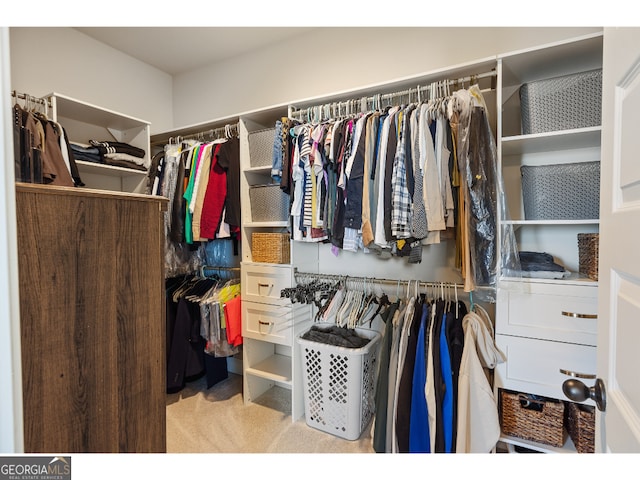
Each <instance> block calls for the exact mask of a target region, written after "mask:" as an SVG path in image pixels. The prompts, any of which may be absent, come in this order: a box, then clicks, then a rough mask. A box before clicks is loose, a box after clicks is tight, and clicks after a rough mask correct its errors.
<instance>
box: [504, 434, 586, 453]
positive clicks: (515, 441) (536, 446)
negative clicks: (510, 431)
mask: <svg viewBox="0 0 640 480" xmlns="http://www.w3.org/2000/svg"><path fill="white" fill-rule="evenodd" d="M500 441H501V442H504V443H507V444H509V445H517V446H519V447H525V448H528V449H530V450H535V451H537V452H542V453H576V447H575V445H574V443H573V440H571V437H570V436H569V435H567V440H566V441H565V442H564V445H563V446H562V447H554V446H552V445H545V444H543V443H537V442H531V441H529V440H524V439H522V438H518V437H511V436H509V435H501V436H500Z"/></svg>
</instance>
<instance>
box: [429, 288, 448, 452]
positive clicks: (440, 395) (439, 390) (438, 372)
mask: <svg viewBox="0 0 640 480" xmlns="http://www.w3.org/2000/svg"><path fill="white" fill-rule="evenodd" d="M435 306H436V316H435V318H434V320H433V321H434V324H433V327H432V328H433V335H432V336H431V342H432V346H431V352H432V354H431V358H429V359H428V361H431V362H432V363H433V390H434V393H435V408H436V412H435V416H436V431H435V436H436V442H435V453H444V452H445V441H444V422H443V416H442V402H443V399H444V388H445V386H444V379H443V378H442V366H441V363H440V332H441V331H442V316H443V315H444V307H445V302H444V300H437V301H436V304H435ZM430 433H431V435H433V434H434V432H430Z"/></svg>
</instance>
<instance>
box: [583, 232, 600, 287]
mask: <svg viewBox="0 0 640 480" xmlns="http://www.w3.org/2000/svg"><path fill="white" fill-rule="evenodd" d="M599 241H600V235H599V234H597V233H579V234H578V272H579V273H580V274H581V275H586V276H587V277H589V278H590V279H591V280H598V251H599V248H598V245H599Z"/></svg>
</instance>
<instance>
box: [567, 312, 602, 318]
mask: <svg viewBox="0 0 640 480" xmlns="http://www.w3.org/2000/svg"><path fill="white" fill-rule="evenodd" d="M562 315H564V316H565V317H573V318H598V315H597V314H595V313H573V312H562Z"/></svg>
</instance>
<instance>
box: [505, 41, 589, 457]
mask: <svg viewBox="0 0 640 480" xmlns="http://www.w3.org/2000/svg"><path fill="white" fill-rule="evenodd" d="M601 67H602V36H601V35H590V36H586V37H582V38H580V39H575V40H573V41H566V42H560V43H557V44H552V45H546V46H543V47H539V48H533V49H528V50H523V51H519V52H514V53H511V54H505V55H500V56H498V68H499V71H500V72H501V75H500V76H499V88H500V94H501V105H502V112H501V113H502V116H501V119H500V124H501V129H500V130H499V132H498V148H499V156H500V167H501V172H502V178H503V182H504V187H505V196H506V198H505V200H506V202H505V203H506V206H507V211H506V212H505V213H504V216H503V217H502V218H501V223H502V224H503V225H507V226H511V228H513V230H514V234H515V238H516V241H517V248H518V250H519V251H532V252H545V253H549V254H551V255H553V257H554V260H555V261H556V263H559V264H561V265H563V266H564V267H565V268H566V269H567V270H569V271H571V272H573V273H572V274H571V276H569V277H568V278H563V279H554V280H551V279H544V278H524V277H517V276H515V277H514V276H511V277H508V276H506V275H503V276H501V278H500V283H499V288H498V295H497V303H496V343H497V345H498V347H499V348H500V349H501V350H502V351H503V352H504V353H505V355H506V357H507V360H506V362H505V363H503V364H500V365H498V367H497V368H496V375H495V391H496V395H497V396H499V392H500V390H501V389H506V390H512V391H518V392H523V393H529V394H534V395H541V396H544V397H548V398H554V399H559V400H564V401H568V399H567V397H566V396H564V394H563V392H562V383H563V382H564V380H566V379H568V378H570V376H568V375H567V374H566V372H572V373H573V374H574V375H578V376H581V375H584V376H586V377H587V378H589V377H590V376H592V375H594V374H595V368H596V345H597V341H596V331H597V281H594V280H591V279H589V278H586V277H585V276H581V275H579V273H578V271H579V256H578V242H577V234H578V233H597V232H598V229H599V220H598V219H597V218H590V219H580V220H575V219H566V220H562V219H561V220H557V219H552V220H545V219H541V220H528V219H526V218H525V215H524V202H523V197H522V188H521V172H520V168H521V167H522V166H524V165H547V164H560V163H573V162H583V161H584V162H591V161H599V160H600V133H601V128H600V126H593V127H586V128H575V129H570V130H562V131H552V132H544V133H535V134H527V135H523V134H521V113H520V98H519V90H520V88H521V86H522V85H523V84H525V83H528V82H534V81H537V80H543V79H547V78H553V77H558V76H562V75H568V74H572V73H579V72H586V71H589V70H593V69H597V68H601ZM576 316H577V318H576ZM563 372H565V373H563ZM594 378H595V377H594ZM585 381H586V382H587V383H589V382H590V380H585ZM585 403H587V404H589V405H593V402H591V401H587V402H585ZM501 441H502V442H504V443H506V444H508V445H509V446H510V451H512V450H513V446H515V445H518V446H522V447H526V448H528V449H532V450H536V451H540V452H546V453H562V452H575V451H576V450H575V446H574V445H573V442H572V441H571V438H570V437H568V436H567V441H566V442H565V445H564V446H563V447H562V448H554V447H549V446H548V445H543V444H540V443H536V442H530V441H527V440H522V439H519V438H515V437H507V436H503V438H501Z"/></svg>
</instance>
